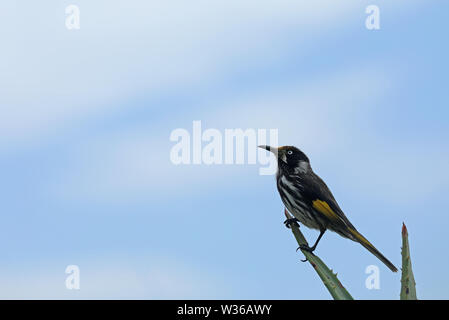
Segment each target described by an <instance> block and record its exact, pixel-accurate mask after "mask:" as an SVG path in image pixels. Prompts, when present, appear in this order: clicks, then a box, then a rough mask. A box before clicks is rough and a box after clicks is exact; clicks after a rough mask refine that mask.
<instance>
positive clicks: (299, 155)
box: [259, 145, 310, 170]
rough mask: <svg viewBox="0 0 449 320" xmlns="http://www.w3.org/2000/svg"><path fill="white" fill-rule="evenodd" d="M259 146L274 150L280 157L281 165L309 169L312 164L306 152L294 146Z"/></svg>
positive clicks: (278, 157) (279, 163) (279, 162)
mask: <svg viewBox="0 0 449 320" xmlns="http://www.w3.org/2000/svg"><path fill="white" fill-rule="evenodd" d="M259 148H262V149H265V150H268V151H270V152H272V153H273V154H274V155H275V156H276V157H277V159H278V166H279V167H281V166H282V167H285V166H286V167H289V168H290V169H295V168H298V169H301V170H307V168H309V166H310V161H309V158H308V157H307V156H306V154H305V153H304V152H302V151H301V150H299V149H298V148H296V147H293V146H283V147H279V148H275V147H270V146H265V145H263V146H259Z"/></svg>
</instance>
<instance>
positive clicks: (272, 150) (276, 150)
mask: <svg viewBox="0 0 449 320" xmlns="http://www.w3.org/2000/svg"><path fill="white" fill-rule="evenodd" d="M259 148H262V149H265V150H268V151H270V152H272V153H273V154H274V155H275V156H276V157H277V156H278V148H275V147H270V146H265V145H261V146H259Z"/></svg>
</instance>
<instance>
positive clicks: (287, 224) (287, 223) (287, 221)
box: [284, 218, 298, 229]
mask: <svg viewBox="0 0 449 320" xmlns="http://www.w3.org/2000/svg"><path fill="white" fill-rule="evenodd" d="M294 223H298V219H296V218H290V219H287V220H285V221H284V224H285V226H286V227H287V228H289V229H290V228H291V225H292V224H294Z"/></svg>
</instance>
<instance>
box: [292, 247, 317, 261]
mask: <svg viewBox="0 0 449 320" xmlns="http://www.w3.org/2000/svg"><path fill="white" fill-rule="evenodd" d="M300 249H301V250H304V251H307V252H310V253H311V254H313V251H315V248H314V247H312V248H311V247H309V246H308V245H305V244H302V245H300V246H299V247H298V248H297V249H296V252H297V251H298V250H300ZM301 261H302V262H307V261H309V259H307V257H306V258H305V259H304V260H303V259H301Z"/></svg>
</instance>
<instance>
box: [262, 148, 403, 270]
mask: <svg viewBox="0 0 449 320" xmlns="http://www.w3.org/2000/svg"><path fill="white" fill-rule="evenodd" d="M259 147H260V148H263V149H266V150H268V151H270V152H272V153H273V154H274V155H275V156H276V157H277V160H278V170H277V174H276V182H277V188H278V191H279V194H280V196H281V199H282V202H283V203H284V205H285V207H286V208H287V209H288V211H290V213H291V214H292V215H293V216H294V217H295V218H294V220H295V221H298V222H299V223H301V224H303V225H305V226H306V227H308V228H312V229H317V230H319V231H320V235H319V236H318V239H317V240H316V242H315V244H314V245H313V246H312V247H301V248H302V249H305V250H308V251H310V252H313V251H314V250H315V249H316V247H317V245H318V242H319V241H320V239H321V237H322V236H323V235H324V233H325V232H326V230H331V231H334V232H336V233H338V234H339V235H341V236H342V237H345V238H348V239H351V240H353V241H356V242H358V243H360V244H361V245H362V246H364V247H365V248H366V249H368V251H370V252H371V253H372V254H374V255H375V256H376V257H377V258H379V259H380V260H381V261H382V262H383V263H384V264H385V265H386V266H387V267H388V268H390V270H392V271H393V272H396V271H398V269H397V268H396V267H395V266H394V265H393V264H392V263H391V262H390V261H389V260H388V259H387V258H385V256H384V255H382V254H381V253H380V252H379V251H378V250H377V249H376V248H375V247H374V246H373V245H372V244H371V243H370V242H369V241H368V240H367V239H366V238H365V237H364V236H362V235H361V234H360V233H359V232H358V231H357V230H356V228H355V227H354V226H353V225H352V223H351V222H350V221H349V220H348V218H347V217H346V216H345V214H344V213H343V211H342V210H341V209H340V206H339V205H338V203H337V201H336V200H335V198H334V196H333V195H332V193H331V191H330V190H329V188H328V187H327V185H326V184H325V183H324V181H323V180H322V179H321V178H320V177H319V176H318V175H316V174H315V173H314V172H313V170H312V167H311V166H310V161H309V158H308V157H307V156H306V155H305V153H304V152H302V151H301V150H299V149H298V148H296V147H293V146H284V147H279V148H275V147H270V146H259ZM291 222H292V221H289V220H286V222H285V223H286V225H287V227H288V226H289V224H290V223H291Z"/></svg>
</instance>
